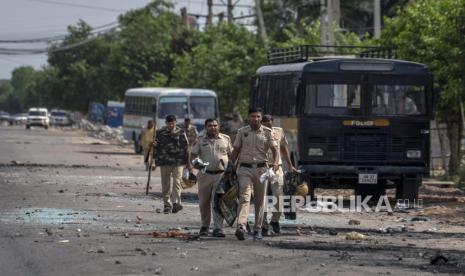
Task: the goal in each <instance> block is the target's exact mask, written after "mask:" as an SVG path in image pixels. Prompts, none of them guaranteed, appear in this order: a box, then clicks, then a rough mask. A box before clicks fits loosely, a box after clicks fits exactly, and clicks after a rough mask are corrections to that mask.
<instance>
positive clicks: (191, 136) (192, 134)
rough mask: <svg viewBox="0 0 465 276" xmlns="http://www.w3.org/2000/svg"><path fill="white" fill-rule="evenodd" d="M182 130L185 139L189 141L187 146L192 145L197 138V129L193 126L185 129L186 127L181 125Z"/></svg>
mask: <svg viewBox="0 0 465 276" xmlns="http://www.w3.org/2000/svg"><path fill="white" fill-rule="evenodd" d="M182 129H183V130H184V132H185V133H186V135H187V139H188V140H189V145H192V144H193V143H194V142H195V140H196V139H197V136H198V133H197V128H196V127H195V126H194V125H189V127H188V128H187V129H186V125H183V126H182Z"/></svg>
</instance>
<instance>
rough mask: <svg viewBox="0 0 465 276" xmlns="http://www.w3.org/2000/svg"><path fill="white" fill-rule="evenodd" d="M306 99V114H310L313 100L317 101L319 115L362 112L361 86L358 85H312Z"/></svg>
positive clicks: (308, 87)
mask: <svg viewBox="0 0 465 276" xmlns="http://www.w3.org/2000/svg"><path fill="white" fill-rule="evenodd" d="M305 98H306V99H305V110H306V113H309V110H310V107H311V102H312V99H316V110H317V113H322V112H323V113H335V114H349V113H350V114H353V113H360V112H361V111H360V110H361V109H360V102H361V86H360V85H358V84H310V85H307V91H306V97H305Z"/></svg>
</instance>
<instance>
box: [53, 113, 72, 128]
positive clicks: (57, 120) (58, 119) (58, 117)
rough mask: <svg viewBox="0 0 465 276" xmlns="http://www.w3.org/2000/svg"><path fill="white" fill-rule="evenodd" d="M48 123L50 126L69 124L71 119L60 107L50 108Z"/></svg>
mask: <svg viewBox="0 0 465 276" xmlns="http://www.w3.org/2000/svg"><path fill="white" fill-rule="evenodd" d="M50 125H52V126H69V125H71V120H70V118H69V114H68V112H66V111H65V110H61V109H52V110H51V111H50Z"/></svg>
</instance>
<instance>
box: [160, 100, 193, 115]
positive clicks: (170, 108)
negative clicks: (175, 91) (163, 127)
mask: <svg viewBox="0 0 465 276" xmlns="http://www.w3.org/2000/svg"><path fill="white" fill-rule="evenodd" d="M186 114H187V97H161V98H160V105H159V111H158V118H165V117H166V116H168V115H175V116H176V117H177V118H184V117H185V116H186Z"/></svg>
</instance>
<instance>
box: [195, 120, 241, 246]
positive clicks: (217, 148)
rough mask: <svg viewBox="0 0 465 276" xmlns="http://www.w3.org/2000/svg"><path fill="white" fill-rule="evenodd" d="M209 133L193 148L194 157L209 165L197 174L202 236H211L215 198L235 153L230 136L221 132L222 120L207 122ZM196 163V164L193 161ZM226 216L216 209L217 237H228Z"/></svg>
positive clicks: (215, 226) (215, 233)
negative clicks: (225, 229)
mask: <svg viewBox="0 0 465 276" xmlns="http://www.w3.org/2000/svg"><path fill="white" fill-rule="evenodd" d="M205 130H206V133H205V135H203V136H200V137H199V138H197V140H196V141H195V142H194V144H193V145H192V149H191V156H192V157H197V156H198V157H199V158H200V159H201V160H202V161H204V162H208V163H209V165H208V166H207V168H206V171H205V172H199V173H198V174H197V183H198V188H199V193H198V196H199V207H200V216H201V221H202V226H201V228H200V232H199V234H200V235H201V236H207V235H208V229H209V228H210V220H211V213H212V210H211V209H212V205H213V199H214V196H215V192H216V190H217V187H218V183H219V182H220V180H221V178H222V177H223V173H224V170H225V166H226V164H228V162H229V155H230V154H231V153H232V150H233V148H232V145H231V139H230V138H229V136H228V135H225V134H222V133H219V128H218V121H217V120H215V119H207V120H206V121H205ZM189 163H190V164H192V161H190V162H189ZM222 227H223V217H222V216H221V214H220V213H218V211H217V210H215V209H214V210H213V233H212V234H213V236H214V237H221V238H222V237H224V236H225V235H224V233H223V230H222Z"/></svg>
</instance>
